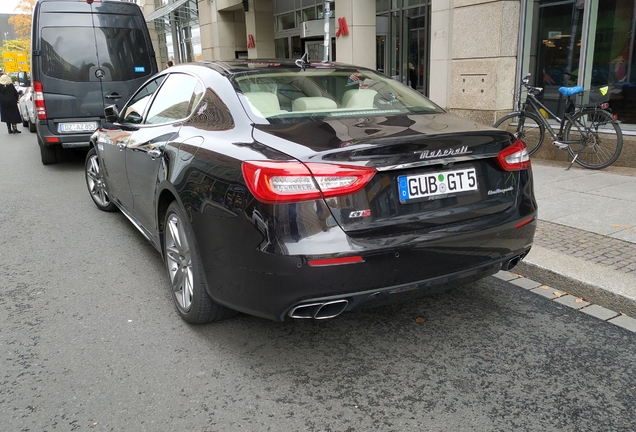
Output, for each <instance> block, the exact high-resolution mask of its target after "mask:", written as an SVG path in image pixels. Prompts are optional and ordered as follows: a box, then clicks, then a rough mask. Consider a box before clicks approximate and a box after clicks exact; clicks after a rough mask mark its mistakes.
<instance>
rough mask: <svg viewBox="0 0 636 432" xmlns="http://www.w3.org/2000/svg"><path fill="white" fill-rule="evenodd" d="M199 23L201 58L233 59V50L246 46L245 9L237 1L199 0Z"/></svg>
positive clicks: (239, 49) (234, 52)
mask: <svg viewBox="0 0 636 432" xmlns="http://www.w3.org/2000/svg"><path fill="white" fill-rule="evenodd" d="M204 3H205V4H204ZM219 8H222V9H219ZM199 26H200V27H201V51H202V56H203V59H204V60H233V59H234V58H236V51H245V50H246V48H245V46H246V39H245V13H244V12H243V6H242V4H241V3H240V1H236V0H235V1H225V2H223V1H217V2H213V3H210V2H209V0H201V1H199Z"/></svg>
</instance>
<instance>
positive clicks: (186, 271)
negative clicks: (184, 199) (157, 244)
mask: <svg viewBox="0 0 636 432" xmlns="http://www.w3.org/2000/svg"><path fill="white" fill-rule="evenodd" d="M166 265H167V267H168V276H169V277H170V283H171V284H172V290H173V292H174V296H175V299H176V301H177V304H178V305H179V307H180V308H181V309H182V310H183V311H184V312H187V311H188V310H190V307H191V306H192V296H193V293H194V290H193V283H194V277H193V275H192V256H191V253H190V246H189V245H188V240H187V238H186V234H185V229H184V226H183V223H182V221H181V219H179V217H178V216H177V215H176V214H174V213H172V214H171V215H170V216H169V217H168V223H167V224H166Z"/></svg>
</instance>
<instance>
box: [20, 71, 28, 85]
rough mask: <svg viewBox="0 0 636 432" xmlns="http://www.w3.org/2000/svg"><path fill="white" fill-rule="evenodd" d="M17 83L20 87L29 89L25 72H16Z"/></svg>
mask: <svg viewBox="0 0 636 432" xmlns="http://www.w3.org/2000/svg"><path fill="white" fill-rule="evenodd" d="M18 83H20V85H21V86H22V87H29V86H30V85H31V80H30V79H29V75H27V73H26V72H18Z"/></svg>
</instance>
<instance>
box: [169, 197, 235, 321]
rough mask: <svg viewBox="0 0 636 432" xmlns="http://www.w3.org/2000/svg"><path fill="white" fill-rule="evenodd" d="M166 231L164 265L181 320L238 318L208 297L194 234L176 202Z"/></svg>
mask: <svg viewBox="0 0 636 432" xmlns="http://www.w3.org/2000/svg"><path fill="white" fill-rule="evenodd" d="M163 228H164V229H163V246H164V247H163V249H164V253H163V257H164V262H165V265H166V271H167V272H168V279H169V280H170V291H171V294H172V300H173V301H174V304H175V306H176V308H177V312H178V313H179V315H180V316H181V318H183V319H184V320H185V321H187V322H189V323H190V324H206V323H209V322H213V321H220V320H222V319H225V318H229V317H231V316H233V315H235V314H236V312H235V311H233V310H232V309H229V308H226V307H225V306H221V305H220V304H218V303H215V302H214V301H213V300H212V299H211V298H210V296H209V295H208V292H207V290H206V288H205V282H204V278H203V268H202V265H201V259H200V257H199V253H198V251H197V247H196V242H195V241H194V233H193V231H192V228H191V227H190V223H189V222H188V217H187V215H186V213H185V211H183V210H182V209H181V207H180V206H179V204H178V203H177V202H176V201H173V202H172V203H171V204H170V205H169V206H168V210H167V212H166V217H165V220H164V225H163Z"/></svg>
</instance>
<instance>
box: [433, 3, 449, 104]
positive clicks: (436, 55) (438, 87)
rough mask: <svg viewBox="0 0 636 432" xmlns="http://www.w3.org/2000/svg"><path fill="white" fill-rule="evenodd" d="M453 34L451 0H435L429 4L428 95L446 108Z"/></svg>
mask: <svg viewBox="0 0 636 432" xmlns="http://www.w3.org/2000/svg"><path fill="white" fill-rule="evenodd" d="M452 36H453V8H452V0H436V1H434V2H432V4H431V57H430V73H429V82H430V85H429V91H428V93H429V97H430V99H431V100H432V101H433V102H435V103H436V104H438V105H439V106H441V107H442V108H445V109H448V107H449V103H450V82H451V64H452V61H451V59H452V51H451V38H452Z"/></svg>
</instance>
